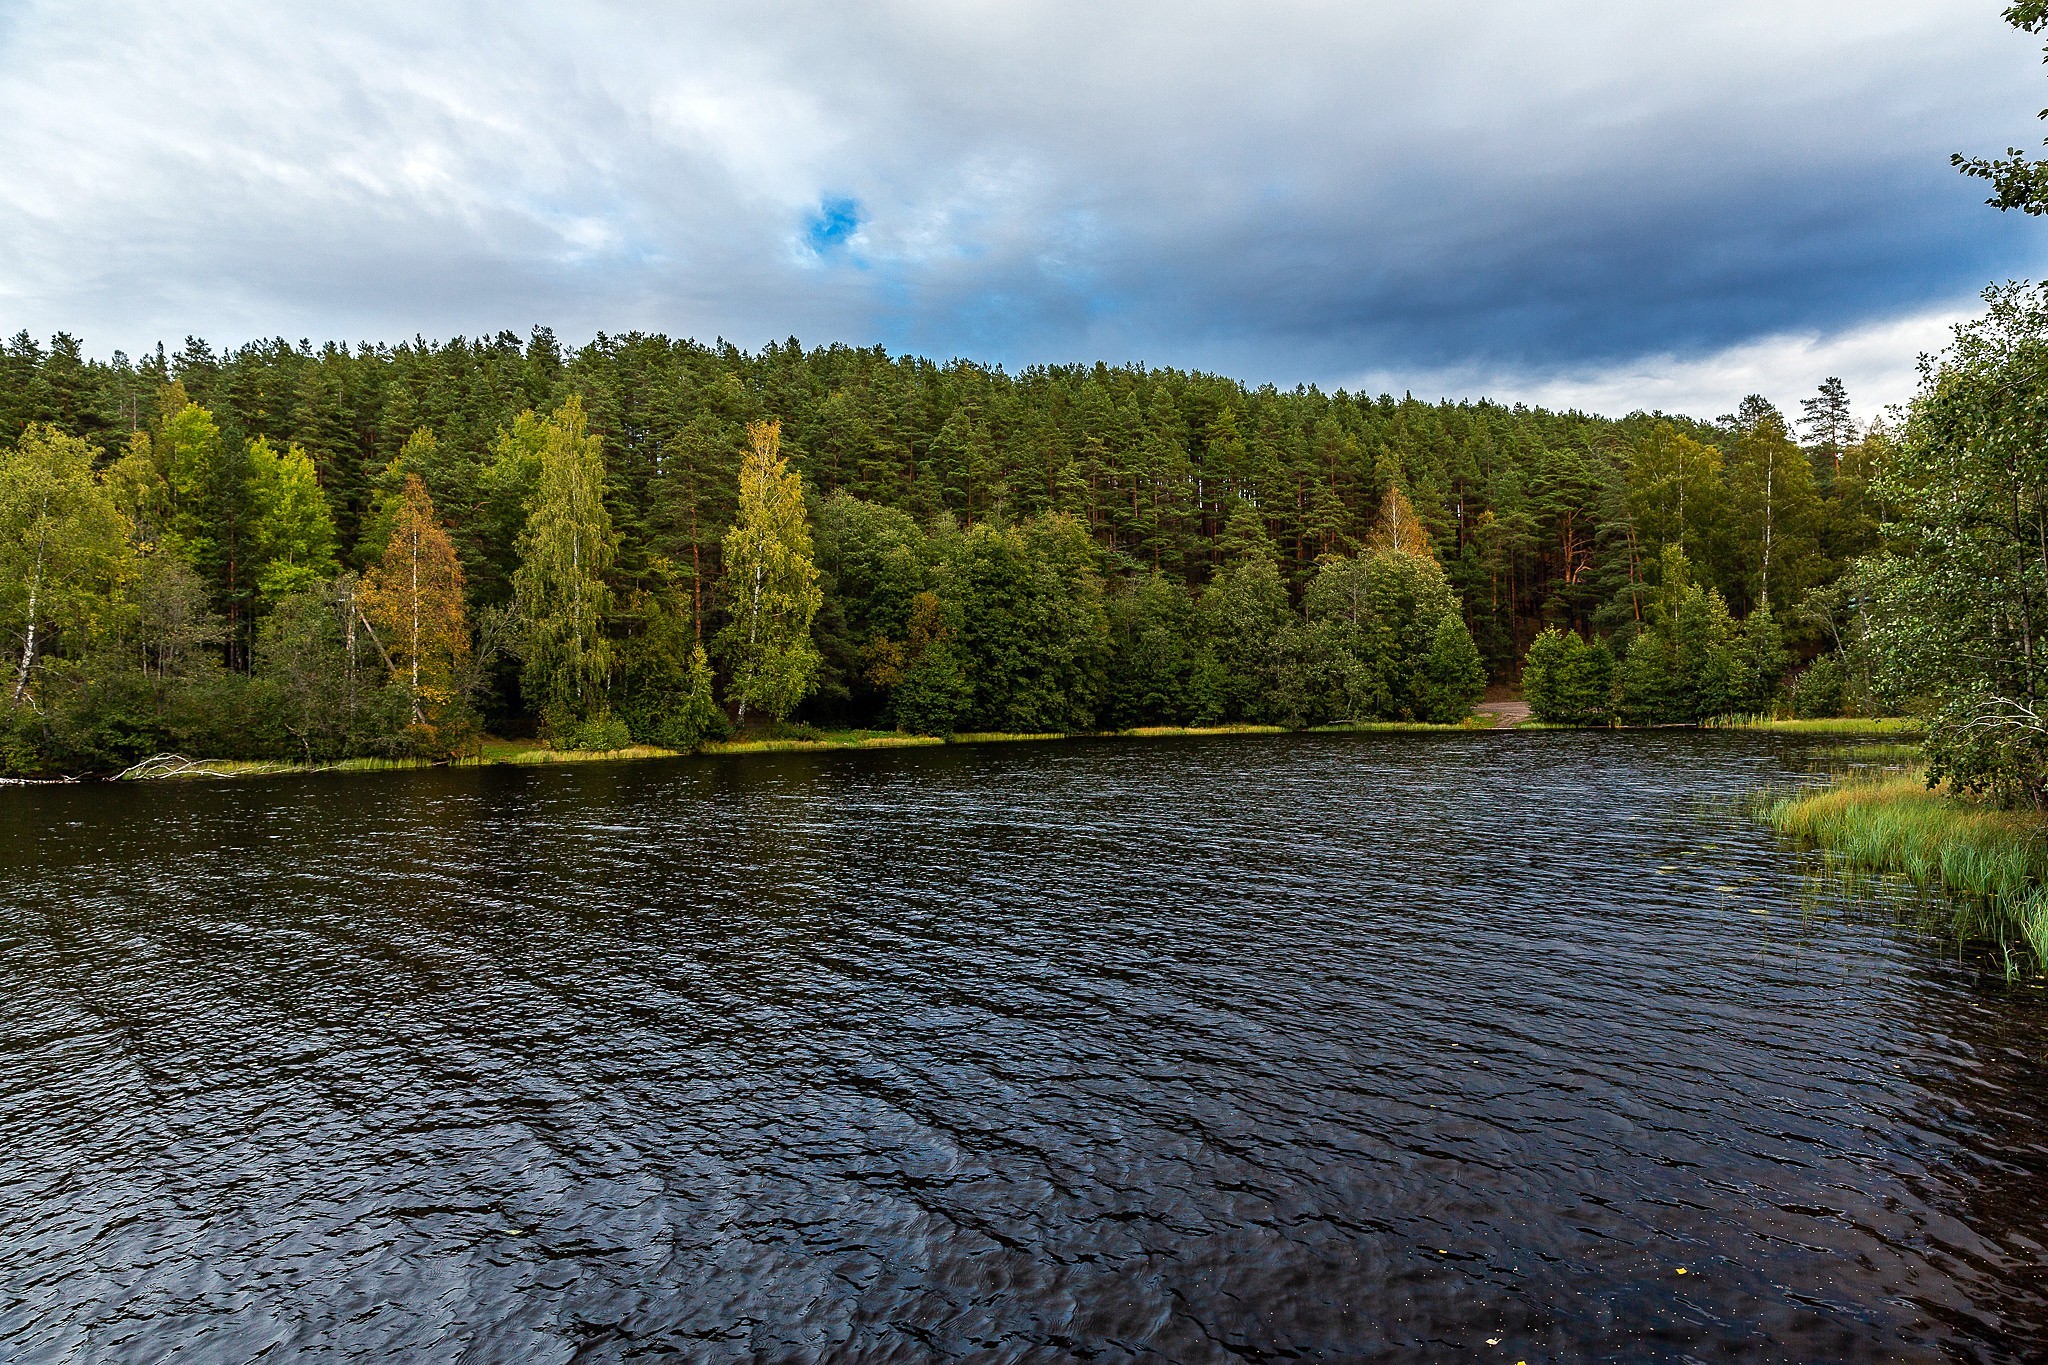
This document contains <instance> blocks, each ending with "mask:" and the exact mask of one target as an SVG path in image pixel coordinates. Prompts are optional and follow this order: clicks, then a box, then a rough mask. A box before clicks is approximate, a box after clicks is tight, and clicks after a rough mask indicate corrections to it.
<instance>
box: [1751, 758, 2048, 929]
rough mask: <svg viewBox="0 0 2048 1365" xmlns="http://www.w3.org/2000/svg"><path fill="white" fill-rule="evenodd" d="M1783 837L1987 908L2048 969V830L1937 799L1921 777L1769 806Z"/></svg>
mask: <svg viewBox="0 0 2048 1365" xmlns="http://www.w3.org/2000/svg"><path fill="white" fill-rule="evenodd" d="M1761 814H1762V815H1763V818H1764V820H1765V821H1766V822H1767V823H1769V824H1770V825H1771V826H1773V827H1774V828H1776V829H1777V830H1779V831H1780V832H1781V833H1784V834H1788V835H1791V836H1792V837H1794V838H1797V839H1803V840H1805V841H1807V842H1809V843H1812V844H1814V845H1816V846H1818V847H1819V848H1821V849H1823V850H1825V851H1826V852H1827V853H1828V854H1830V855H1831V856H1833V857H1837V858H1841V859H1843V860H1845V861H1847V862H1849V863H1853V864H1855V865H1857V866H1861V867H1870V868H1877V869H1881V870H1886V871H1894V872H1900V873H1903V874H1904V875H1905V876H1906V877H1908V878H1909V879H1911V880H1912V881H1913V882H1915V883H1917V884H1919V885H1922V886H1938V887H1942V888H1944V889H1946V890H1949V891H1952V892H1957V893H1960V894H1962V895H1966V896H1973V897H1979V898H1981V899H1982V900H1983V901H1984V902H1985V903H1986V904H1987V905H1989V906H1990V907H1991V909H1992V910H1993V911H1994V912H1995V913H1994V918H1995V919H1996V920H2002V921H2004V922H2006V923H2009V924H2010V925H2011V926H2012V927H2013V928H2014V929H2016V930H2017V931H2018V933H2019V936H2020V937H2021V938H2022V939H2023V940H2025V942H2026V944H2027V946H2028V948H2029V949H2030V950H2031V951H2032V952H2033V955H2034V958H2035V961H2036V962H2037V963H2038V964H2040V965H2042V966H2044V967H2048V889H2044V888H2048V821H2044V820H2043V818H2042V817H2041V816H2039V815H2036V814H2032V813H2027V812H2020V811H2005V810H1997V809H1995V808H1993V807H1990V806H1986V805H1983V804H1981V803H1979V802H1977V801H1974V800H1970V799H1967V798H1963V797H1958V796H1954V795H1951V794H1949V793H1947V792H1944V791H1941V790H1938V789H1936V790H1930V789H1929V788H1928V786H1927V782H1926V779H1925V777H1924V776H1923V775H1922V774H1920V773H1917V772H1914V773H1906V774H1902V775H1895V776H1883V777H1871V778H1847V779H1843V780H1838V781H1837V782H1836V783H1835V784H1834V785H1833V786H1830V787H1827V788H1825V789H1823V790H1821V791H1817V792H1811V793H1800V794H1792V795H1785V796H1776V797H1771V798H1768V799H1766V801H1765V802H1764V804H1763V807H1762V811H1761Z"/></svg>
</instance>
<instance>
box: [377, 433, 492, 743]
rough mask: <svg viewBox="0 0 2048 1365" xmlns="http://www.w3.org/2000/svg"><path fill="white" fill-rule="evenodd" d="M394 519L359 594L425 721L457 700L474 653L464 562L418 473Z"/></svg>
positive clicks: (410, 478) (416, 713) (416, 714)
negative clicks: (458, 683)
mask: <svg viewBox="0 0 2048 1365" xmlns="http://www.w3.org/2000/svg"><path fill="white" fill-rule="evenodd" d="M391 523H392V524H391V538H390V540H389V541H388V542H386V544H385V546H384V555H383V557H382V559H380V560H379V561H378V563H377V565H376V567H374V568H372V569H371V570H370V571H369V572H368V573H367V574H365V575H364V577H363V586H362V591H361V594H360V599H359V600H360V602H361V606H362V611H363V614H364V615H365V617H367V619H368V620H369V622H370V624H371V625H372V626H373V627H374V628H375V629H376V631H377V633H378V636H379V638H380V639H381V640H382V642H383V644H384V647H385V649H387V650H388V651H389V653H390V656H391V666H392V672H393V675H394V680H395V681H396V682H398V683H399V684H400V685H401V686H403V687H404V688H405V692H406V697H407V699H408V701H409V703H410V706H411V709H412V723H413V724H414V725H426V724H428V723H430V718H431V717H432V715H433V714H434V713H435V712H437V711H438V710H439V709H440V708H441V707H443V706H444V705H446V704H447V703H448V702H449V701H450V700H452V699H453V697H454V695H455V686H454V679H455V671H456V668H457V666H458V665H459V664H460V663H461V662H462V660H463V658H464V657H465V656H466V655H467V654H468V653H469V626H468V623H467V622H466V621H465V620H464V618H463V612H462V590H463V577H462V563H461V561H460V560H459V559H458V558H457V557H456V554H455V545H454V543H453V542H452V541H450V540H449V539H448V533H447V532H446V531H444V530H442V529H441V524H440V522H439V521H438V520H436V518H435V516H434V502H433V499H432V498H431V497H429V496H428V495H427V486H426V484H424V483H423V482H421V480H420V476H419V475H417V474H408V475H406V478H405V486H404V489H403V491H402V492H401V493H400V494H399V497H398V499H397V501H396V502H395V504H394V505H393V506H392V508H391Z"/></svg>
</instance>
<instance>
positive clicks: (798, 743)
mask: <svg viewBox="0 0 2048 1365" xmlns="http://www.w3.org/2000/svg"><path fill="white" fill-rule="evenodd" d="M943 743H945V741H944V740H942V739H939V738H938V737H937V736H935V735H905V734H898V733H896V732H895V731H893V730H890V731H883V730H874V731H865V730H845V731H840V730H827V731H824V732H822V734H821V735H820V737H818V738H816V739H727V740H714V741H713V742H711V743H709V744H706V745H705V746H704V747H703V748H702V749H701V750H700V751H699V752H701V753H707V754H786V753H803V752H806V751H810V750H816V749H904V748H911V747H915V746H919V745H925V744H943Z"/></svg>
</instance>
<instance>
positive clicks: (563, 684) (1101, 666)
mask: <svg viewBox="0 0 2048 1365" xmlns="http://www.w3.org/2000/svg"><path fill="white" fill-rule="evenodd" d="M1890 439H1891V438H1890V437H1889V436H1888V434H1887V432H1886V430H1885V429H1884V427H1883V426H1881V425H1877V424H1871V425H1867V426H1866V425H1863V424H1861V423H1859V422H1858V420H1857V419H1856V417H1855V416H1854V415H1853V414H1852V412H1851V410H1850V407H1849V400H1848V395H1847V394H1846V393H1845V392H1844V391H1843V390H1842V387H1841V385H1840V384H1839V383H1836V382H1833V381H1831V382H1830V383H1829V384H1828V385H1826V386H1824V387H1823V389H1822V391H1821V392H1820V393H1818V394H1817V395H1814V396H1812V397H1810V398H1806V399H1804V400H1802V401H1801V402H1800V403H1799V405H1798V408H1797V409H1796V415H1794V416H1792V417H1789V418H1788V416H1787V415H1786V413H1784V412H1781V411H1780V410H1779V409H1778V408H1776V407H1774V406H1773V405H1772V404H1770V403H1769V402H1766V401H1765V400H1764V399H1762V398H1751V399H1749V400H1747V401H1745V402H1744V403H1743V404H1742V405H1741V407H1740V409H1739V410H1738V411H1737V412H1735V413H1733V414H1730V415H1727V416H1724V417H1721V418H1719V419H1718V420H1715V421H1698V420H1691V419H1686V418H1677V417H1665V416H1661V415H1652V414H1640V413H1638V414H1633V415H1630V416H1628V417H1625V418H1621V419H1618V420H1611V419H1605V418H1599V417H1593V416H1588V415H1585V414H1582V413H1576V412H1572V413H1555V412H1548V411H1544V410H1541V409H1532V408H1527V407H1522V406H1514V407H1505V406H1501V405H1497V404H1493V403H1487V402H1465V403H1448V402H1445V403H1425V402H1421V401H1417V400H1415V399H1413V398H1393V397H1388V396H1380V397H1369V396H1364V395H1354V394H1347V393H1343V392H1337V393H1327V394H1326V393H1323V392H1321V391H1319V390H1317V389H1315V388H1310V387H1297V388H1295V389H1292V390H1285V391H1283V390H1279V389H1276V388H1273V387H1270V386H1269V387H1262V388H1256V389H1254V388H1248V387H1246V386H1245V385H1243V384H1240V383H1237V382H1234V381H1232V380H1229V379H1225V378H1220V377H1217V376H1213V375H1207V374H1199V373H1184V372H1180V371H1175V370H1152V369H1146V368H1143V367H1140V366H1122V367H1111V366H1107V365H1096V366H1093V367H1079V366H1074V367H1034V368H1031V369H1027V370H1024V371H1022V372H1021V373H1017V374H1010V373H1007V372H1005V371H1004V370H1002V369H1000V368H989V367H985V366H981V365H977V364H974V363H971V362H967V361H959V360H956V361H953V362H950V363H947V364H943V365H942V364H937V363H934V362H932V361H929V360H924V359H918V358H914V357H908V356H891V355H889V354H887V353H885V352H884V351H882V350H881V349H866V350H861V349H853V348H848V347H844V346H832V347H826V348H817V349H810V350H806V349H804V348H803V347H802V346H801V345H800V344H799V343H798V342H797V341H795V340H794V339H792V340H790V341H789V342H787V343H785V344H781V345H770V346H767V347H765V348H763V349H762V350H760V351H759V352H753V353H750V352H746V351H743V350H740V349H737V348H735V347H733V346H730V345H726V344H722V343H721V344H719V345H716V346H705V345H701V344H698V343H695V342H690V341H675V340H670V339H668V338H666V337H661V336H644V335H638V334H635V335H629V336H622V337H607V336H600V337H598V338H597V339H596V340H595V341H593V342H591V343H590V344H588V345H586V346H583V347H581V348H579V349H575V350H569V349H565V348H564V347H562V346H561V345H560V344H559V343H558V342H557V341H556V340H555V338H554V337H553V336H552V335H551V334H550V333H549V332H547V331H546V330H543V329H536V330H535V331H534V332H533V333H532V334H531V335H530V336H529V337H527V338H525V339H521V338H519V337H517V336H515V335H513V334H511V333H500V334H499V335H498V336H496V337H494V338H489V339H478V340H466V339H459V338H458V339H456V340H453V341H448V342H445V343H429V342H426V341H424V340H415V341H412V342H408V343H403V344H399V345H367V344H366V345H360V346H354V347H350V346H345V345H340V344H334V343H329V344H326V345H323V346H320V347H317V348H316V347H313V346H312V345H310V344H307V343H304V342H301V343H299V344H298V345H291V344H288V343H287V342H285V341H283V340H281V339H280V340H275V341H269V342H261V343H254V344H250V345H245V346H242V347H240V348H238V349H236V350H233V351H231V352H228V353H225V354H221V353H216V352H215V351H214V350H212V349H211V348H210V347H209V346H207V345H206V344H205V343H204V342H201V341H198V340H195V339H188V340H187V342H186V343H185V345H184V347H183V348H182V349H181V350H179V351H177V352H175V353H166V352H165V351H164V350H163V349H162V348H161V347H159V348H158V349H157V350H156V351H155V352H154V353H152V354H148V355H145V356H144V357H143V358H142V359H141V360H140V361H135V360H131V359H130V358H129V357H127V356H124V355H122V354H120V353H118V352H117V353H115V354H114V355H113V357H112V359H111V360H110V361H100V360H97V359H89V358H87V357H86V356H85V355H84V353H83V348H82V346H81V343H80V342H79V341H78V340H77V339H76V338H73V337H70V336H62V335H60V336H58V337H55V338H53V339H52V341H51V342H50V344H49V345H48V346H47V347H45V346H43V345H41V344H40V343H38V342H37V341H35V340H34V339H32V338H31V337H29V336H28V335H27V334H25V333H24V334H21V335H18V336H16V337H15V338H14V339H13V341H12V342H11V343H10V344H9V345H8V346H7V347H6V348H5V352H4V355H0V451H5V452H6V455H5V457H4V458H5V460H6V462H7V465H6V472H5V474H4V476H0V484H4V486H0V500H4V502H0V648H4V649H5V651H6V656H5V657H6V662H7V667H8V675H7V676H8V684H7V686H8V693H9V697H10V699H11V703H12V704H11V706H10V708H9V710H8V712H7V715H8V717H9V719H10V729H9V730H8V732H7V733H8V739H7V745H8V748H7V751H6V760H5V761H6V763H7V765H8V766H10V767H11V768H13V769H14V770H16V771H49V770H53V769H56V770H64V771H83V770H107V769H112V768H118V767H119V766H121V765H122V764H123V763H125V762H128V761H132V759H133V758H135V757H137V756H139V755H143V754H148V753H153V752H157V751H160V750H165V749H182V750H186V751H195V750H196V751H205V752H216V753H235V754H240V755H252V756H253V755H266V754H275V755H282V756H291V755H296V756H301V757H308V758H317V757H322V756H331V755H336V754H342V753H350V752H390V753H399V752H415V753H417V752H453V751H457V750H459V749H460V748H461V747H462V746H463V745H465V744H468V743H471V742H473V740H474V738H475V736H476V735H477V734H479V733H480V732H481V731H482V730H484V729H489V730H493V731H497V732H503V733H530V732H534V731H538V732H540V733H542V734H544V735H546V736H548V737H549V738H550V739H551V740H552V741H553V742H556V743H559V744H562V745H564V746H585V747H590V746H595V747H616V745H617V744H619V743H623V742H624V741H625V740H626V739H627V738H629V737H630V738H632V739H636V740H643V741H648V742H654V743H665V744H672V745H680V746H685V747H686V746H687V745H688V744H690V743H693V742H695V741H696V740H697V739H699V738H701V737H702V736H704V735H706V734H709V733H714V732H717V731H720V730H723V729H726V728H728V727H730V726H731V725H733V724H735V723H745V722H748V721H751V720H757V719H764V720H770V721H775V722H780V723H811V724H819V725H826V724H832V725H847V724H859V725H875V726H888V727H903V728H907V729H913V730H920V731H926V732H932V733H947V732H952V731H957V730H1010V731H1020V730H1028V731H1044V730H1086V729H1102V728H1124V727H1130V726H1137V725H1145V724H1185V723H1225V722H1239V721H1243V722H1263V723H1275V724H1283V725H1310V724H1318V723H1326V722H1332V721H1342V720H1365V719H1410V720H1455V719H1456V718H1458V717H1459V716H1462V715H1463V714H1465V713H1466V712H1467V711H1468V710H1469V707H1470V706H1471V704H1472V702H1473V701H1474V700H1475V699H1476V697H1477V696H1478V694H1479V692H1480V690H1481V688H1482V687H1483V686H1484V684H1485V683H1486V682H1487V681H1488V680H1489V679H1490V680H1492V681H1495V682H1512V681H1516V680H1518V679H1519V677H1520V674H1521V670H1522V661H1523V658H1524V656H1525V654H1526V653H1527V651H1528V650H1529V648H1530V647H1531V645H1532V643H1533V642H1537V641H1538V640H1539V639H1541V640H1542V642H1543V643H1542V644H1541V646H1540V647H1539V648H1538V651H1537V657H1536V662H1537V664H1538V673H1539V675H1540V681H1541V682H1542V684H1543V685H1544V686H1549V685H1550V684H1551V679H1552V678H1553V677H1563V678H1565V679H1566V685H1567V688H1568V689H1569V688H1570V687H1577V688H1578V689H1579V691H1580V692H1586V683H1585V677H1586V676H1593V677H1595V678H1596V680H1597V685H1596V686H1594V687H1593V689H1592V692H1590V693H1587V695H1589V696H1592V697H1593V700H1592V701H1590V702H1587V703H1586V707H1585V709H1586V716H1587V718H1593V717H1598V718H1600V719H1604V718H1606V716H1607V715H1608V714H1609V711H1610V703H1615V704H1617V705H1618V706H1619V713H1620V714H1621V716H1622V718H1624V719H1634V720H1643V721H1655V720H1696V719H1698V718H1699V717H1700V715H1702V714H1706V713H1711V712H1716V711H1727V710H1761V709H1768V708H1769V707H1771V706H1773V705H1777V704H1783V703H1785V702H1786V701H1787V698H1788V695H1789V694H1788V693H1786V691H1785V690H1784V678H1785V677H1786V675H1787V673H1788V669H1791V670H1793V671H1796V667H1797V664H1798V662H1799V661H1801V660H1803V659H1805V658H1807V657H1810V656H1813V655H1815V654H1818V653H1822V652H1830V655H1831V657H1834V656H1833V654H1832V651H1834V650H1835V648H1836V646H1838V645H1840V644H1841V643H1842V640H1841V638H1840V632H1839V629H1838V627H1839V623H1840V615H1841V612H1840V603H1839V601H1838V599H1839V597H1840V593H1839V592H1833V591H1832V590H1831V585H1833V584H1835V582H1836V580H1837V579H1838V578H1839V576H1840V575H1841V573H1842V571H1843V569H1844V567H1845V566H1847V565H1849V564H1850V563H1851V562H1852V561H1853V560H1855V559H1856V557H1857V556H1859V555H1861V554H1863V553H1865V552H1866V551H1868V550H1869V549H1871V548H1872V546H1873V545H1874V544H1875V542H1876V539H1877V528H1878V522H1879V509H1878V508H1877V506H1876V505H1875V503H1874V499H1873V494H1872V492H1871V476H1872V472H1873V468H1874V467H1875V466H1876V465H1877V464H1878V463H1880V462H1881V461H1882V460H1883V457H1884V454H1885V451H1886V449H1887V446H1888V442H1889V441H1890ZM1831 594H1832V595H1831ZM1688 604H1690V605H1688ZM1688 611H1690V612H1691V613H1692V614H1693V616H1692V617H1691V618H1688V617H1685V613H1686V612H1688ZM1681 618H1684V619H1693V618H1697V619H1696V620H1694V626H1695V627H1697V630H1696V631H1695V633H1698V631H1704V632H1705V633H1706V637H1711V640H1712V641H1713V642H1714V643H1713V650H1714V651H1717V652H1716V653H1715V656H1714V657H1715V659H1716V660H1718V662H1716V663H1714V664H1713V666H1712V667H1713V669H1718V670H1719V672H1718V673H1717V674H1716V680H1715V681H1713V682H1712V683H1711V685H1708V684H1703V683H1701V682H1700V680H1699V678H1698V677H1697V676H1695V675H1697V674H1699V673H1700V670H1701V667H1702V665H1701V664H1700V663H1699V662H1698V660H1696V659H1695V660H1692V661H1690V662H1688V661H1687V660H1686V659H1683V658H1681V657H1680V655H1681V654H1682V653H1683V650H1684V648H1685V647H1686V646H1685V645H1684V642H1683V641H1682V640H1679V639H1678V638H1677V636H1678V635H1682V634H1684V631H1685V630H1686V629H1691V628H1692V627H1686V626H1684V624H1683V621H1682V619H1681ZM1546 631H1547V632H1548V633H1546ZM1660 632H1661V633H1660ZM1674 632H1676V634H1674ZM1567 636H1568V637H1570V639H1571V641H1572V642H1573V646H1575V648H1566V647H1564V646H1562V643H1561V642H1563V641H1564V640H1565V637H1567ZM1638 637H1642V639H1643V641H1644V642H1645V643H1646V645H1647V644H1648V643H1650V642H1661V643H1657V647H1656V649H1652V648H1648V647H1645V648H1639V649H1631V645H1632V644H1634V643H1636V642H1637V639H1638ZM1667 637H1668V638H1667ZM1703 638H1705V637H1703ZM1561 649H1562V652H1563V653H1564V654H1566V655H1569V657H1564V658H1560V657H1558V656H1559V655H1560V650H1561ZM1596 649H1597V652H1598V657H1591V654H1590V651H1594V650H1596ZM1657 649H1663V650H1664V651H1665V653H1666V654H1668V655H1669V657H1668V658H1667V659H1665V661H1664V663H1663V664H1661V665H1657V664H1656V661H1655V659H1653V657H1652V656H1653V655H1655V654H1656V652H1657ZM1631 656H1633V660H1634V662H1633V664H1631V662H1630V659H1631ZM1617 661H1618V662H1617ZM1653 665H1654V666H1653ZM1832 666H1833V667H1834V668H1835V674H1836V675H1839V674H1841V673H1842V672H1843V669H1842V667H1841V666H1840V665H1839V664H1836V665H1832ZM1631 667H1633V669H1634V673H1633V674H1632V673H1631V672H1630V668H1631ZM1603 670H1604V671H1603ZM1710 671H1711V670H1710ZM1808 671H1809V672H1811V671H1812V670H1808ZM1820 671H1821V672H1822V674H1823V675H1826V676H1827V677H1828V678H1831V679H1832V680H1831V681H1829V683H1828V686H1827V687H1824V688H1818V689H1809V691H1810V693H1811V695H1810V696H1809V698H1808V702H1809V704H1811V705H1821V706H1827V707H1839V706H1843V705H1849V704H1853V700H1845V699H1844V695H1843V694H1844V691H1845V685H1846V684H1845V681H1844V679H1843V678H1841V677H1839V676H1835V675H1828V673H1827V668H1826V667H1823V668H1822V669H1821V670H1820ZM1566 675H1569V677H1567V676H1566ZM1638 675H1640V676H1638ZM1573 679H1576V680H1577V681H1573ZM1617 679H1618V681H1617ZM1617 689H1618V690H1619V691H1620V692H1621V694H1622V695H1621V696H1620V697H1619V700H1618V702H1616V697H1615V693H1616V691H1617ZM1848 690H1849V691H1853V688H1849V689H1848ZM1821 693H1825V696H1822V695H1821ZM1795 700H1796V699H1795ZM1572 705H1574V706H1576V705H1578V703H1576V702H1574V703H1572Z"/></svg>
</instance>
